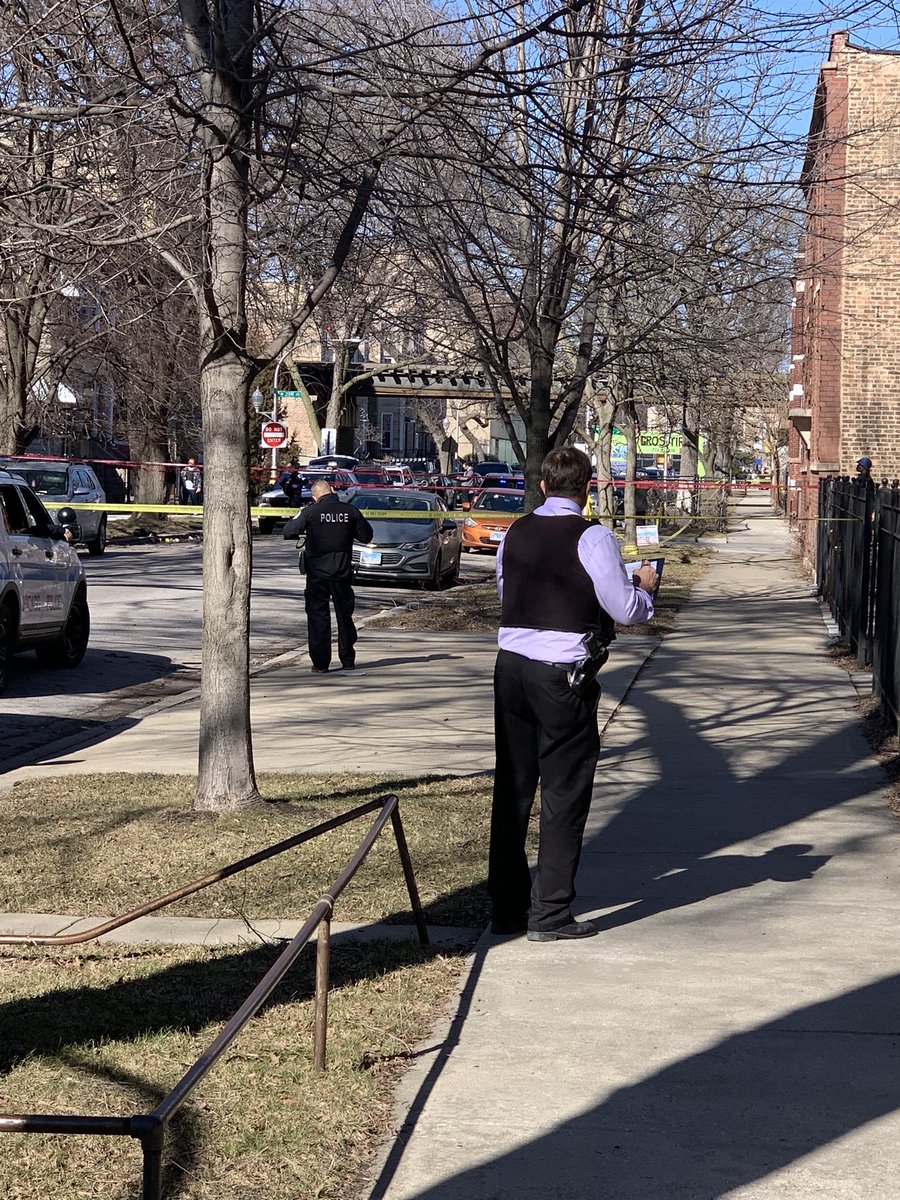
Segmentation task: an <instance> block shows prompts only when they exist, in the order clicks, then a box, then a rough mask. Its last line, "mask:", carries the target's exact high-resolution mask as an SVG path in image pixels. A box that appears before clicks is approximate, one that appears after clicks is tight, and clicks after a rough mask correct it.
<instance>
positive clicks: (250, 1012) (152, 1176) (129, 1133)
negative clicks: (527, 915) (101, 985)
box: [0, 795, 429, 1200]
mask: <svg viewBox="0 0 900 1200" xmlns="http://www.w3.org/2000/svg"><path fill="white" fill-rule="evenodd" d="M399 805H400V801H399V800H398V798H397V797H396V796H395V795H388V796H382V797H381V798H380V799H378V800H373V801H370V802H369V803H368V804H363V805H360V806H359V807H358V808H355V809H352V810H351V811H350V812H347V813H343V814H341V816H339V817H335V818H332V819H331V820H330V821H325V822H322V823H321V824H320V825H317V826H313V828H312V829H309V830H305V831H304V833H302V834H298V835H296V836H295V837H292V838H287V839H286V840H285V841H283V842H279V843H277V844H276V845H275V846H270V847H268V848H267V849H266V850H264V851H260V852H259V853H257V854H253V855H250V856H248V858H246V859H241V860H239V862H237V863H232V864H230V866H228V867H224V868H222V870H221V871H216V872H214V873H213V875H208V876H204V877H203V879H201V880H194V881H193V882H192V883H190V884H185V885H184V887H183V888H179V889H177V891H175V892H170V893H168V895H167V896H164V897H161V898H160V900H159V901H153V902H151V904H150V905H142V906H141V907H140V908H137V909H132V911H131V912H130V913H126V914H125V916H124V917H120V918H116V919H115V921H113V922H110V921H107V922H105V923H104V924H103V925H98V926H96V927H95V929H94V930H88V931H86V932H87V934H88V935H90V937H93V938H96V937H99V936H100V934H101V933H105V932H108V931H109V929H110V928H113V929H114V928H118V927H119V926H121V925H123V924H127V922H128V921H133V920H136V919H137V917H139V916H143V915H144V914H145V913H146V912H154V911H156V909H158V908H162V907H164V904H171V903H173V902H174V901H175V900H177V899H181V897H182V896H184V895H190V894H191V892H194V891H199V890H200V888H201V887H206V886H208V885H209V884H210V883H215V882H218V880H219V879H225V878H227V877H228V876H229V875H234V874H235V873H236V872H237V871H238V870H246V868H247V867H248V866H253V865H254V864H255V863H258V862H262V861H263V860H264V859H266V858H271V857H273V855H274V854H276V853H278V854H280V853H283V852H284V851H285V850H288V849H291V848H292V847H293V846H296V845H299V844H300V843H301V842H303V841H309V840H310V838H311V837H315V836H319V835H320V834H322V833H327V832H329V830H331V829H334V828H336V827H337V826H338V825H343V824H346V823H347V822H348V821H351V820H354V819H355V818H357V817H360V816H363V815H365V814H366V813H368V812H373V811H374V810H375V809H377V808H380V809H381V811H380V812H379V814H378V816H377V817H376V818H375V820H374V821H373V823H372V825H371V827H370V829H369V831H368V833H367V834H366V835H365V837H364V838H363V840H362V841H361V842H360V844H359V846H358V847H357V849H356V852H355V853H354V854H353V856H352V858H351V859H350V860H349V861H348V863H347V865H346V866H345V867H344V869H343V870H342V871H341V873H340V874H339V875H338V877H337V879H336V880H335V881H334V883H333V884H332V885H331V888H330V889H329V890H328V891H327V892H326V893H325V894H324V895H323V896H322V897H321V898H320V899H319V900H318V901H317V902H316V904H315V906H314V908H313V910H312V913H311V914H310V915H309V917H308V918H307V920H306V921H305V922H304V924H303V926H302V928H301V929H300V930H299V931H298V932H297V934H296V935H295V937H294V938H293V939H292V940H291V941H290V942H289V943H288V945H287V946H286V947H285V948H284V949H283V950H282V952H281V953H280V954H279V956H278V958H277V959H276V960H275V962H274V963H273V964H272V965H271V967H270V968H269V969H268V971H267V972H266V973H265V975H264V976H263V977H262V979H261V980H260V981H259V983H258V984H257V985H256V987H255V988H254V989H253V991H252V992H251V993H250V995H249V996H248V997H247V999H246V1000H245V1001H244V1003H243V1004H242V1005H241V1006H240V1008H239V1009H238V1010H237V1012H235V1013H234V1015H233V1016H232V1017H231V1018H230V1019H229V1021H228V1022H227V1023H226V1024H225V1025H224V1026H223V1027H222V1029H221V1030H220V1031H219V1033H218V1035H217V1036H216V1037H215V1038H214V1040H213V1041H212V1042H211V1044H210V1045H209V1046H208V1047H207V1048H206V1050H204V1052H203V1053H202V1054H201V1055H200V1057H199V1058H198V1059H197V1060H196V1062H195V1063H193V1065H192V1066H191V1067H189V1068H188V1070H187V1071H186V1072H185V1074H184V1075H183V1076H182V1077H181V1079H180V1080H179V1081H178V1082H177V1083H176V1084H175V1086H174V1087H173V1088H172V1089H171V1090H170V1091H169V1093H168V1094H167V1095H166V1096H165V1097H164V1098H163V1099H162V1100H161V1101H160V1103H159V1104H158V1105H157V1106H156V1108H155V1109H154V1110H153V1111H152V1112H150V1113H140V1114H136V1115H134V1116H131V1117H109V1116H102V1117H101V1116H84V1115H78V1116H75V1115H59V1116H56V1115H39V1114H22V1113H10V1114H7V1115H3V1116H0V1133H53V1134H65V1133H70V1134H99V1135H107V1136H113V1137H116V1136H118V1137H123V1136H124V1137H133V1138H136V1139H137V1140H138V1141H139V1142H140V1143H141V1148H142V1151H143V1177H142V1192H141V1195H142V1197H143V1200H161V1197H162V1173H163V1172H162V1159H163V1149H164V1144H165V1136H166V1130H167V1128H168V1125H169V1123H170V1122H171V1121H172V1119H173V1118H174V1117H175V1116H176V1114H177V1113H178V1111H179V1109H181V1107H182V1106H183V1105H184V1103H185V1101H186V1100H187V1098H188V1097H189V1096H190V1094H191V1092H192V1091H193V1090H194V1088H195V1087H196V1086H197V1085H198V1084H199V1083H200V1081H201V1080H202V1079H203V1078H204V1077H205V1076H206V1074H207V1073H208V1072H209V1071H210V1070H211V1069H212V1068H213V1067H214V1066H215V1064H216V1063H217V1062H218V1060H219V1058H220V1057H221V1056H222V1054H223V1053H224V1052H225V1051H226V1050H227V1049H228V1047H229V1046H230V1045H231V1043H232V1042H233V1041H234V1039H235V1038H236V1037H237V1036H238V1034H239V1033H240V1032H241V1030H242V1029H243V1028H244V1026H245V1025H246V1024H247V1022H248V1021H249V1020H250V1019H251V1018H252V1017H253V1016H254V1014H255V1013H256V1012H258V1011H259V1009H260V1008H261V1007H262V1005H263V1004H265V1002H266V1000H268V998H269V996H270V995H271V994H272V992H273V991H274V989H275V988H276V987H277V985H278V984H279V983H280V981H281V980H282V979H283V978H284V976H285V975H286V974H287V972H288V971H289V970H290V968H291V967H292V966H293V964H294V962H295V961H296V959H297V958H298V956H299V954H300V952H301V951H302V950H303V949H304V947H305V946H306V944H307V943H308V942H309V940H310V938H311V937H312V935H313V934H314V933H315V931H316V929H317V928H318V927H319V926H320V925H321V926H322V929H321V931H320V934H319V936H318V938H317V939H316V991H315V1005H316V1015H315V1029H314V1035H313V1046H314V1050H313V1056H314V1062H315V1067H316V1070H317V1071H324V1070H325V1055H326V1038H327V1022H328V982H329V975H330V957H331V917H332V913H333V911H334V906H335V903H336V901H337V899H338V897H339V896H340V894H341V892H342V891H343V890H344V888H345V887H346V886H347V884H348V883H349V882H350V880H351V879H352V878H353V876H354V875H355V874H356V872H357V871H358V870H359V868H360V866H361V865H362V863H363V861H364V860H365V858H366V856H367V855H368V853H369V851H370V850H371V849H372V847H373V845H374V844H375V841H376V840H377V838H378V835H379V834H380V833H381V832H382V830H383V829H384V827H385V825H386V824H387V822H388V821H389V820H390V822H391V825H392V828H393V832H394V838H395V840H396V842H397V851H398V853H399V855H400V862H401V865H402V867H403V875H404V879H405V882H406V888H407V891H408V893H409V901H410V907H411V908H412V912H413V918H414V920H415V924H416V930H417V932H418V935H419V942H420V943H421V945H423V946H427V945H428V944H429V939H428V930H427V928H426V926H425V918H424V915H423V913H422V905H421V901H420V900H419V893H418V889H417V887H416V881H415V876H414V874H413V869H412V862H411V860H410V857H409V847H408V846H407V843H406V836H405V834H404V832H403V823H402V821H401V819H400V808H399ZM185 889H188V890H185ZM60 937H62V938H72V937H74V938H76V939H77V940H81V941H83V940H88V939H87V938H86V937H85V935H84V934H74V935H72V934H70V935H56V938H60ZM10 938H14V939H17V941H16V942H13V943H12V944H20V943H21V942H34V943H40V944H47V943H50V944H55V945H59V944H60V942H59V941H58V940H56V938H54V937H41V938H30V937H27V936H26V935H23V934H11V935H7V937H4V938H2V939H0V941H3V942H7V944H10V943H9V939H10ZM62 944H71V943H70V942H67V941H63V943H62Z"/></svg>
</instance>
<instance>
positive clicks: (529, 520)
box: [500, 513, 613, 634]
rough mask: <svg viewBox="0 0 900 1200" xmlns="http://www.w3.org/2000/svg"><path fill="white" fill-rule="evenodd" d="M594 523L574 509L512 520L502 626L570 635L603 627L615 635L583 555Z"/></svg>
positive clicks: (507, 540)
mask: <svg viewBox="0 0 900 1200" xmlns="http://www.w3.org/2000/svg"><path fill="white" fill-rule="evenodd" d="M590 527H591V526H590V522H589V521H585V520H584V518H583V517H578V516H576V515H575V514H574V513H573V514H572V515H571V516H564V517H539V516H535V514H534V513H529V515H528V516H527V517H520V518H519V519H518V520H517V521H514V522H513V523H512V525H511V526H510V529H509V532H508V533H507V534H506V537H505V538H504V539H503V606H502V610H501V617H500V624H501V626H503V625H505V626H507V627H508V628H514V629H560V630H563V631H564V632H566V633H587V632H588V630H590V629H596V628H597V627H598V626H599V627H600V628H601V629H603V630H604V631H605V632H608V633H609V634H612V632H613V622H612V619H611V617H609V616H608V614H607V613H605V612H604V611H603V609H602V608H601V607H600V604H599V602H598V600H597V594H596V592H595V591H594V585H593V582H592V581H591V577H590V575H588V573H587V571H586V570H585V569H584V567H583V566H582V565H581V561H580V560H579V558H578V542H579V541H580V539H581V536H582V534H583V533H584V532H585V530H587V529H590Z"/></svg>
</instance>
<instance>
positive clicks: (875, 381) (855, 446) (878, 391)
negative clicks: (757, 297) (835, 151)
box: [840, 46, 900, 478]
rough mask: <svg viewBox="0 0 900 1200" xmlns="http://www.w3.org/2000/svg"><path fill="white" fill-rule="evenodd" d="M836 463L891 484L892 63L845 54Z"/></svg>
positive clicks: (897, 449) (899, 433)
mask: <svg viewBox="0 0 900 1200" xmlns="http://www.w3.org/2000/svg"><path fill="white" fill-rule="evenodd" d="M842 59H844V60H845V61H846V64H847V84H848V89H847V90H848V121H849V128H850V136H849V137H848V139H847V155H846V181H847V182H846V188H845V192H846V201H845V205H846V213H845V218H844V238H845V246H846V249H845V252H844V310H843V325H844V335H843V356H842V369H843V373H842V379H841V391H842V405H841V427H840V434H841V437H840V463H841V471H842V473H851V472H852V471H853V469H854V467H855V464H856V460H857V458H859V456H860V455H861V454H868V455H869V457H870V458H871V459H872V461H873V463H874V464H875V466H874V472H875V474H876V475H877V476H881V475H886V476H888V477H890V478H894V477H896V476H898V475H900V237H898V229H897V205H898V203H900V55H896V54H888V53H874V52H872V51H866V50H857V49H856V48H854V47H853V46H846V47H845V48H844V50H843V52H842Z"/></svg>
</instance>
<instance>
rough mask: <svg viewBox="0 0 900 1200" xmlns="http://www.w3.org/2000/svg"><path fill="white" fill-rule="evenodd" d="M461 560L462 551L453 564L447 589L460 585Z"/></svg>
mask: <svg viewBox="0 0 900 1200" xmlns="http://www.w3.org/2000/svg"><path fill="white" fill-rule="evenodd" d="M461 558H462V551H461V550H460V551H459V553H458V554H457V555H456V561H455V562H454V564H453V569H452V570H451V572H450V574H449V575H448V576H447V587H456V585H457V584H458V583H459V568H460V559H461Z"/></svg>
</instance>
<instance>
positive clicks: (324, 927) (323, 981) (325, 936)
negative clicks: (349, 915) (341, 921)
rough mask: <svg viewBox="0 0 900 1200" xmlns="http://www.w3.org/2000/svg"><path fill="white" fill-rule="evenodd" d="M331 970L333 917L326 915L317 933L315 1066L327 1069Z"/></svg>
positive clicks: (321, 1069)
mask: <svg viewBox="0 0 900 1200" xmlns="http://www.w3.org/2000/svg"><path fill="white" fill-rule="evenodd" d="M330 972H331V918H330V917H324V918H323V919H322V922H321V924H320V925H319V930H318V933H317V934H316V1018H315V1029H314V1033H313V1066H314V1067H315V1069H316V1070H317V1071H319V1072H322V1071H324V1070H325V1057H326V1053H327V1044H328V980H329V975H330Z"/></svg>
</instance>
